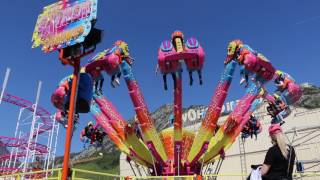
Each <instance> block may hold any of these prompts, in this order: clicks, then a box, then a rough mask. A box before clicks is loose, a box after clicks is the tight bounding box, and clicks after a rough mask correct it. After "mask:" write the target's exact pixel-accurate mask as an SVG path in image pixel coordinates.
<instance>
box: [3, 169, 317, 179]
mask: <svg viewBox="0 0 320 180" xmlns="http://www.w3.org/2000/svg"><path fill="white" fill-rule="evenodd" d="M46 175H47V178H45V177H46ZM61 175H62V169H61V168H59V169H53V170H49V171H35V172H26V173H16V174H10V175H0V180H11V179H12V180H13V179H15V180H20V179H49V180H60V179H61ZM248 175H249V174H233V173H230V174H206V175H202V176H199V175H194V176H141V177H139V176H120V175H115V174H109V173H101V172H95V171H88V170H83V169H71V171H70V173H69V179H70V180H71V179H72V180H145V179H152V180H162V179H166V180H216V179H240V178H241V177H247V176H248ZM293 176H294V179H301V178H303V179H305V178H307V177H317V178H319V177H320V172H312V173H294V174H293Z"/></svg>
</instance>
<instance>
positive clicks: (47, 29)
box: [1, 0, 302, 180]
mask: <svg viewBox="0 0 320 180" xmlns="http://www.w3.org/2000/svg"><path fill="white" fill-rule="evenodd" d="M75 10H77V12H78V13H74V12H75ZM57 12H60V13H57ZM70 12H73V13H72V15H71V16H68V15H70ZM96 13H97V0H82V1H77V2H74V3H68V1H66V0H64V1H60V2H58V3H55V4H53V5H50V6H48V7H46V8H45V9H44V12H43V14H42V15H40V16H39V18H38V21H37V25H36V28H35V32H34V35H33V41H34V47H37V46H40V45H42V49H43V51H44V52H51V51H54V50H58V51H59V59H60V60H61V62H62V64H64V65H71V66H73V67H74V73H73V75H70V76H67V77H66V78H64V79H63V80H62V81H61V82H60V83H59V86H58V88H57V89H56V90H55V91H54V93H53V95H52V97H51V101H52V103H53V105H54V106H55V107H56V108H57V111H58V113H57V114H58V116H57V117H55V120H57V121H59V122H62V123H64V124H66V127H67V134H66V144H65V154H64V163H63V177H62V179H64V180H65V179H67V174H68V165H69V153H70V144H71V137H72V131H73V123H74V120H75V117H76V116H75V114H77V115H78V114H79V113H92V115H93V116H94V118H95V120H96V121H97V124H98V125H99V126H101V127H102V128H103V129H104V131H105V133H106V134H107V135H108V136H109V138H110V139H111V140H112V141H113V142H114V143H115V144H116V145H117V147H118V148H119V149H120V150H121V151H122V152H123V153H125V154H126V155H127V156H128V159H129V160H132V161H135V162H136V163H138V164H140V165H142V166H145V167H147V168H149V169H152V172H153V175H163V176H168V175H194V174H201V172H202V168H203V166H205V165H207V164H209V163H211V162H213V161H215V160H217V158H219V157H222V158H223V156H224V154H225V151H226V150H227V149H228V148H229V147H230V146H231V145H232V144H233V142H234V141H235V140H236V138H237V137H238V136H239V134H240V133H241V131H242V129H243V127H244V126H245V125H246V123H247V122H248V120H249V119H250V116H251V115H252V113H253V112H254V111H255V110H256V109H257V108H258V107H259V106H260V105H261V104H262V103H263V102H264V101H267V102H268V103H269V104H270V107H274V109H273V110H272V112H274V114H273V115H274V121H273V122H272V123H281V121H282V120H283V118H284V117H285V116H284V115H282V114H281V113H282V112H283V111H284V110H285V108H284V107H280V109H279V104H278V102H279V101H280V102H281V103H282V104H284V106H288V105H290V104H292V103H294V102H296V101H298V100H299V98H300V97H301V95H302V93H301V90H300V87H299V85H297V84H296V83H295V81H294V80H293V79H292V78H291V77H290V76H289V75H288V74H286V73H284V72H282V71H279V70H276V69H275V68H274V67H273V66H272V64H271V62H269V61H268V60H267V58H265V57H264V56H263V55H262V54H260V53H258V52H256V51H255V50H253V49H252V48H250V47H249V46H248V45H246V44H244V43H243V42H242V41H240V40H234V41H232V42H230V44H229V46H228V50H227V57H226V60H225V61H224V71H223V73H222V75H221V78H220V81H219V82H218V85H217V87H216V90H215V92H214V94H213V96H212V99H211V101H210V104H209V106H208V110H207V113H206V115H205V117H204V119H203V122H202V124H201V127H200V129H199V130H198V132H194V131H191V130H188V129H185V128H183V121H182V70H183V68H184V66H186V68H187V70H188V72H189V78H190V85H192V84H193V81H194V80H193V76H192V74H193V72H197V74H198V77H199V83H200V84H202V83H203V82H202V73H201V71H202V68H203V66H204V59H205V53H204V50H203V48H202V47H201V45H200V43H199V42H198V40H197V39H196V38H185V37H184V35H183V33H182V32H181V31H175V32H174V33H173V34H172V36H171V39H169V40H166V41H163V42H162V43H161V46H160V48H159V50H158V70H159V71H160V72H161V73H162V75H163V81H164V89H165V90H167V89H168V87H167V78H166V75H167V74H171V76H172V78H173V83H174V86H173V90H174V100H173V101H174V127H173V128H168V129H164V130H162V131H161V132H158V131H157V130H156V128H155V125H154V121H155V120H154V119H152V118H151V116H150V113H149V110H148V108H147V104H146V102H145V100H144V98H143V95H142V92H141V90H140V88H139V85H138V83H137V80H136V78H135V76H134V73H133V65H134V64H133V58H132V57H131V56H130V51H129V48H128V44H127V43H126V42H124V41H121V40H119V41H116V42H115V43H114V45H113V46H112V47H111V48H109V49H106V50H104V51H102V52H100V53H98V54H97V55H96V56H94V58H92V59H91V60H90V61H88V63H87V64H86V65H85V66H84V67H80V60H81V58H83V57H85V56H86V55H88V54H90V53H92V52H93V51H94V50H95V47H96V45H97V44H98V43H99V42H100V41H101V31H100V30H98V29H95V28H94V24H95V22H96ZM61 16H62V17H61ZM52 18H53V19H55V18H59V20H60V21H58V23H53V24H51V23H52V21H51V20H50V19H52ZM53 22H55V21H53ZM52 27H54V28H53V29H56V30H57V31H52ZM237 65H239V66H240V67H241V69H242V71H241V72H242V75H243V78H244V81H245V82H246V83H247V84H248V86H247V87H246V93H245V95H244V96H243V97H242V98H241V99H240V101H239V103H238V104H237V106H236V107H235V109H234V111H233V112H232V113H230V114H229V115H228V117H227V120H226V121H225V123H224V124H223V125H221V126H220V127H217V121H218V118H219V117H220V114H221V109H222V106H223V103H224V101H225V99H226V97H227V94H228V90H229V87H230V84H231V82H232V79H233V75H234V72H235V68H236V66H237ZM103 71H104V72H106V73H107V74H108V75H109V76H110V77H111V80H112V85H113V86H115V85H119V78H120V77H121V76H123V78H124V80H125V82H126V85H127V88H128V92H129V95H130V97H131V100H132V103H133V107H134V110H135V112H136V115H137V119H138V123H139V124H140V127H141V133H142V137H138V136H137V135H136V133H135V129H134V128H133V127H132V126H131V125H130V124H129V123H128V122H127V121H126V120H125V119H124V118H123V117H122V116H121V115H120V113H119V112H118V111H117V109H116V108H115V107H114V106H113V105H112V103H111V102H110V101H109V100H108V99H107V98H106V97H105V96H103V95H102V93H100V92H99V91H98V90H97V89H96V88H94V83H101V73H102V72H103ZM270 81H274V82H275V85H276V87H277V92H276V93H277V94H275V95H273V94H270V93H269V92H268V91H267V89H266V86H265V85H266V84H267V83H268V82H270ZM95 87H97V86H95ZM12 99H14V97H13V96H10V95H6V96H5V97H4V98H3V100H5V101H9V102H10V101H11V100H12ZM15 102H20V101H18V100H16V101H15ZM24 102H25V101H24ZM16 104H17V103H16ZM19 106H22V107H24V108H26V109H28V108H29V109H28V110H30V111H34V112H35V113H47V112H46V111H45V110H43V109H41V108H38V109H37V110H34V109H33V108H30V107H32V104H28V105H25V104H22V105H20V104H19ZM275 109H276V110H275ZM37 115H38V116H41V117H45V116H47V115H48V116H49V113H47V114H37ZM65 119H67V122H66V123H65ZM48 122H50V123H52V121H49V120H47V119H43V125H44V126H48V129H50V128H52V125H50V126H49V125H48ZM40 129H42V130H43V132H45V131H47V130H48V129H46V128H40ZM42 130H39V132H38V131H37V133H38V134H40V133H42ZM31 134H32V135H33V133H31ZM32 138H33V136H31V139H32ZM1 140H2V142H4V143H6V144H7V145H8V146H9V145H11V146H15V145H17V144H18V145H19V146H27V145H28V147H34V149H33V151H37V152H38V153H45V152H46V151H45V150H44V151H42V150H43V149H42V147H41V146H39V145H38V144H33V143H30V142H28V143H27V142H26V141H23V142H21V140H17V139H10V138H7V139H6V138H2V139H1ZM9 168H10V167H9Z"/></svg>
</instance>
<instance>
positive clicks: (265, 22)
mask: <svg viewBox="0 0 320 180" xmlns="http://www.w3.org/2000/svg"><path fill="white" fill-rule="evenodd" d="M54 2H55V1H53V0H48V1H28V3H26V2H25V1H22V0H10V1H9V0H4V1H2V2H1V4H2V5H1V7H2V10H1V11H0V15H1V17H2V22H1V24H2V25H1V29H0V37H1V40H2V43H1V44H0V52H1V64H0V79H3V77H4V74H5V69H6V68H7V67H10V68H11V70H12V73H11V76H10V80H9V83H8V87H7V92H8V93H11V94H14V95H17V96H21V97H23V98H25V99H28V100H31V101H33V100H34V99H35V96H36V88H37V82H38V81H39V80H41V81H43V89H42V93H41V97H40V104H41V106H44V107H46V108H47V109H48V110H49V111H51V112H52V113H53V112H54V108H53V106H52V105H51V103H50V96H51V93H52V92H53V90H54V89H55V88H56V86H57V83H58V82H59V81H60V80H61V79H62V78H63V77H65V76H66V75H68V74H70V73H71V71H72V68H71V67H68V66H62V65H61V63H60V62H59V61H58V59H57V53H56V52H53V53H50V54H44V53H42V52H41V51H40V49H39V48H38V49H31V36H32V32H33V29H34V25H35V22H36V19H37V16H38V14H40V13H41V12H42V8H43V7H44V6H46V5H48V4H51V3H54ZM319 7H320V1H319V0H308V1H300V0H269V1H256V0H246V1H234V0H230V1H213V0H197V1H194V0H184V1H177V0H162V1H147V0H144V1H142V0H141V1H133V0H122V1H118V0H100V1H99V3H98V22H97V25H96V27H98V28H100V29H103V30H104V39H103V42H102V43H101V44H99V46H98V50H97V52H98V51H100V50H103V49H104V48H107V47H110V46H111V44H112V43H113V42H114V41H116V40H118V39H121V40H125V41H126V42H127V43H128V44H129V47H130V50H131V55H132V56H133V57H134V58H135V59H136V61H135V64H134V73H135V75H136V78H137V80H138V82H139V85H140V87H141V89H142V92H143V94H144V97H145V100H146V102H147V104H148V106H149V109H150V110H151V111H154V110H155V109H156V108H157V107H159V106H160V105H162V104H165V103H172V102H173V97H172V94H173V92H172V90H171V89H172V80H171V78H170V79H169V91H167V92H165V91H164V90H163V84H162V78H161V76H159V75H158V76H156V75H155V73H154V72H155V67H156V63H157V50H158V47H159V45H160V43H161V41H163V40H165V39H168V38H169V37H170V35H171V33H172V32H173V31H174V30H176V29H179V30H181V31H183V32H184V34H185V36H186V37H190V36H193V37H196V38H197V39H198V40H199V41H200V43H201V45H202V46H203V48H204V49H205V52H206V62H205V67H204V70H203V76H204V85H203V86H199V85H198V84H197V83H195V84H194V86H192V87H189V86H188V76H187V73H186V72H185V73H184V86H183V90H184V91H183V96H184V99H183V103H184V107H187V106H189V105H193V104H205V105H206V104H208V103H209V101H210V98H211V96H212V93H213V91H214V89H215V87H216V85H217V82H218V79H219V77H220V74H221V72H222V71H223V60H224V58H225V55H226V47H227V44H228V42H229V41H230V40H232V39H235V38H240V39H242V40H243V41H244V42H245V43H247V44H249V45H250V46H251V47H252V48H254V49H256V50H257V51H259V52H261V53H262V54H264V55H265V56H266V57H267V58H268V59H270V60H271V62H272V63H273V65H274V66H275V67H276V68H278V69H282V70H284V71H286V72H288V73H289V74H291V75H292V76H293V77H294V78H295V79H296V81H298V82H301V83H302V82H311V83H313V84H315V85H318V86H319V85H320V80H319V77H318V71H319V65H320V62H319V60H320V59H319V40H320V38H319V37H320V36H319V32H320V12H319ZM86 60H87V59H84V60H83V62H82V63H83V64H84V63H85V62H86ZM237 76H238V71H237ZM238 80H239V78H238V77H236V79H235V81H234V83H233V85H232V87H231V90H230V92H229V96H228V100H234V99H238V98H240V97H241V96H242V95H243V93H244V91H243V88H239V85H238V82H239V81H238ZM196 82H197V79H196ZM109 83H110V79H109V78H106V82H105V85H104V94H105V95H106V96H107V97H108V98H109V99H110V100H111V101H112V102H113V103H114V105H115V106H116V107H117V109H118V110H119V111H120V112H121V114H122V115H123V116H124V117H125V118H130V117H132V116H133V114H134V110H133V108H132V103H131V101H130V98H129V95H128V91H127V88H126V86H125V84H124V81H123V80H122V81H121V83H122V84H121V86H120V87H118V88H116V89H112V88H111V87H110V85H109ZM170 87H171V89H170ZM0 107H1V108H0V114H1V117H2V120H1V122H2V126H1V127H0V135H5V136H13V133H14V127H15V121H16V119H17V116H18V111H19V109H18V108H17V107H15V106H12V105H8V104H1V105H0ZM90 119H92V117H91V116H90V115H82V116H81V123H80V127H78V130H77V131H76V134H75V138H74V139H73V143H72V151H78V150H79V149H80V148H81V143H80V141H79V139H78V134H79V129H81V128H82V127H83V126H84V125H85V124H86V122H87V121H88V120H90ZM60 134H61V135H60V138H59V143H58V154H60V155H61V154H63V148H64V134H65V130H64V129H63V130H62V131H60Z"/></svg>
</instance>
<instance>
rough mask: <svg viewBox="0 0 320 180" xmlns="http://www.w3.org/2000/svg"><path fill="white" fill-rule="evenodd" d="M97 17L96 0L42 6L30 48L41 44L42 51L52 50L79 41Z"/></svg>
mask: <svg viewBox="0 0 320 180" xmlns="http://www.w3.org/2000/svg"><path fill="white" fill-rule="evenodd" d="M96 17H97V0H79V1H75V2H73V3H67V4H63V3H62V2H61V1H60V2H57V3H54V4H51V5H49V6H46V7H44V9H43V13H42V14H40V15H39V16H38V20H37V23H36V26H35V29H34V32H33V36H32V42H33V45H32V48H35V47H38V46H41V45H42V50H43V51H44V52H52V51H54V50H57V49H62V48H65V47H68V46H72V45H75V44H78V43H81V42H83V41H84V40H85V37H86V36H87V35H88V34H89V32H90V30H91V28H92V23H91V22H92V20H95V19H96Z"/></svg>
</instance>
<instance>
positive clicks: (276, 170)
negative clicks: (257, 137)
mask: <svg viewBox="0 0 320 180" xmlns="http://www.w3.org/2000/svg"><path fill="white" fill-rule="evenodd" d="M269 135H270V138H271V142H272V144H273V146H272V147H270V148H269V150H268V152H267V154H266V157H265V159H264V162H263V165H262V167H261V169H260V172H261V175H262V179H263V180H292V171H293V165H294V161H295V157H296V154H295V151H294V149H293V147H291V146H288V144H287V143H286V141H285V137H284V134H283V133H282V129H281V127H280V125H279V124H272V125H271V126H270V127H269Z"/></svg>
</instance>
